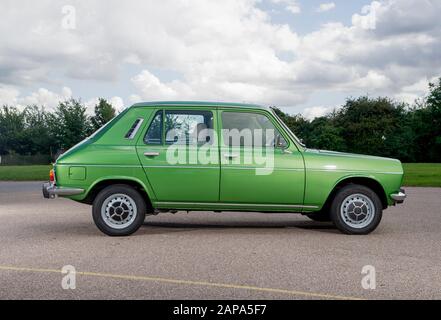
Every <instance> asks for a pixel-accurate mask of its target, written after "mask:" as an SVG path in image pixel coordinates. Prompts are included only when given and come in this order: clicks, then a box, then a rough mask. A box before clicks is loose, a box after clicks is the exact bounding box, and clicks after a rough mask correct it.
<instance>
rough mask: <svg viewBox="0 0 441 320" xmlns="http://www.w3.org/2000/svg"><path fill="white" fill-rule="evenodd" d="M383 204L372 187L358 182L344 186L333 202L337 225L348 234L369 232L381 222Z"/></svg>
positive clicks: (332, 216) (332, 207) (333, 216)
mask: <svg viewBox="0 0 441 320" xmlns="http://www.w3.org/2000/svg"><path fill="white" fill-rule="evenodd" d="M382 214H383V206H382V203H381V200H380V198H379V197H378V195H377V194H376V193H375V192H374V191H372V190H371V189H369V188H367V187H365V186H362V185H356V184H350V185H347V186H345V187H343V188H342V189H341V190H340V191H339V192H338V193H337V194H336V196H335V198H334V200H333V201H332V204H331V210H330V215H331V219H332V221H333V222H334V224H335V226H336V227H337V228H338V229H339V230H340V231H341V232H343V233H346V234H360V235H363V234H369V233H371V232H372V231H374V230H375V229H376V228H377V227H378V225H379V224H380V221H381V218H382Z"/></svg>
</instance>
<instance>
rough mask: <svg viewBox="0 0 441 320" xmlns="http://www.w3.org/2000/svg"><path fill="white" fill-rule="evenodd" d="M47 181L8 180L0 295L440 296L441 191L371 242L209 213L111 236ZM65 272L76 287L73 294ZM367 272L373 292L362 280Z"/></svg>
mask: <svg viewBox="0 0 441 320" xmlns="http://www.w3.org/2000/svg"><path fill="white" fill-rule="evenodd" d="M40 185H41V184H40V183H30V182H25V183H12V182H11V183H9V182H8V183H6V182H0V221H1V222H0V299H23V298H24V299H31V298H35V299H328V298H362V299H441V189H435V188H426V189H423V188H407V192H408V194H409V198H408V199H407V201H406V203H405V204H404V205H401V206H398V207H394V208H390V209H388V210H387V211H386V212H385V214H384V218H383V221H382V223H381V225H380V227H379V228H378V229H377V231H376V232H374V233H373V234H371V235H369V236H347V235H342V234H340V233H339V232H338V231H337V230H335V229H334V228H333V227H332V225H331V224H326V223H325V224H323V223H317V222H312V221H309V220H308V219H307V218H305V217H301V216H298V215H288V214H277V215H265V214H258V213H216V214H215V213H210V212H207V213H205V212H204V213H190V214H187V213H178V214H176V215H172V214H163V215H160V216H157V217H148V218H147V219H146V223H145V225H144V226H143V227H142V228H141V230H140V231H139V232H138V233H137V234H135V235H134V236H132V237H127V238H110V237H107V236H104V235H103V234H101V233H100V232H99V231H98V230H97V229H96V227H95V226H94V224H93V221H92V217H91V214H90V207H89V206H86V205H81V204H76V203H74V202H72V201H69V200H65V199H57V200H44V199H42V196H41V192H40ZM65 265H72V266H74V267H75V269H76V272H77V275H76V289H74V290H64V289H63V288H62V279H63V276H64V275H63V274H61V272H60V270H61V268H62V267H63V266H65ZM366 265H371V266H373V267H375V271H376V272H375V278H376V289H374V290H366V289H364V288H363V286H362V284H361V281H362V277H363V276H364V275H362V274H361V271H362V268H363V267H364V266H366ZM371 283H373V282H371Z"/></svg>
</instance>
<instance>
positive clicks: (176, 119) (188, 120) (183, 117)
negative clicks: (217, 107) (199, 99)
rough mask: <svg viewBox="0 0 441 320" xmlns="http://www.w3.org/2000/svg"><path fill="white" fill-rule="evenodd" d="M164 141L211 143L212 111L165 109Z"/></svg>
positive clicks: (171, 142)
mask: <svg viewBox="0 0 441 320" xmlns="http://www.w3.org/2000/svg"><path fill="white" fill-rule="evenodd" d="M165 143H166V144H183V145H185V144H187V145H190V144H192V145H203V144H206V143H209V144H212V143H213V113H212V112H210V111H166V112H165Z"/></svg>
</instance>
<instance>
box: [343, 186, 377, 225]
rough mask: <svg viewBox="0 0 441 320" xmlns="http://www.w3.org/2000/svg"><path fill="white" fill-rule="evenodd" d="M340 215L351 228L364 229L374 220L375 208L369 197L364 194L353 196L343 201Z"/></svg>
mask: <svg viewBox="0 0 441 320" xmlns="http://www.w3.org/2000/svg"><path fill="white" fill-rule="evenodd" d="M340 215H341V217H342V219H343V221H344V222H345V223H346V224H347V225H348V226H350V227H351V228H355V229H362V228H365V227H366V226H368V225H369V224H370V223H371V222H372V220H373V219H374V217H375V206H374V203H373V202H372V200H371V199H370V198H369V197H367V196H365V195H363V194H353V195H350V196H349V197H347V198H346V199H345V200H344V201H343V203H342V205H341V208H340Z"/></svg>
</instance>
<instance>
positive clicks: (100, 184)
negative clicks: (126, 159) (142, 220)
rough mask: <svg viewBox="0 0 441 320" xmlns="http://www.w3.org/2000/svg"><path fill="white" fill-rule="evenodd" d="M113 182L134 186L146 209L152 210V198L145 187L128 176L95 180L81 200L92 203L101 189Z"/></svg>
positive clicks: (113, 183)
mask: <svg viewBox="0 0 441 320" xmlns="http://www.w3.org/2000/svg"><path fill="white" fill-rule="evenodd" d="M115 184H124V185H128V186H131V187H133V188H135V189H136V190H137V191H138V192H139V193H140V194H141V195H142V196H143V198H144V200H145V202H146V205H147V209H148V210H153V203H152V198H151V196H150V194H149V191H148V189H147V187H146V186H145V185H144V184H143V183H142V182H141V181H139V180H137V179H133V178H128V177H111V178H105V179H101V180H97V181H95V182H94V183H93V184H92V185H91V187H90V188H89V189H88V191H87V196H86V197H85V198H84V200H82V201H81V202H82V203H86V204H92V203H93V201H94V200H95V198H96V196H97V195H98V193H99V192H100V191H101V190H103V189H104V188H106V187H108V186H111V185H115Z"/></svg>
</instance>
